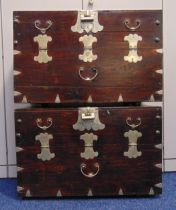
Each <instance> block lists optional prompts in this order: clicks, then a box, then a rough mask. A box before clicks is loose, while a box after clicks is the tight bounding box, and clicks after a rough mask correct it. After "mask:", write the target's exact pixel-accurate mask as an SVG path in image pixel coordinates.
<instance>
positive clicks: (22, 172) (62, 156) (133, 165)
mask: <svg viewBox="0 0 176 210" xmlns="http://www.w3.org/2000/svg"><path fill="white" fill-rule="evenodd" d="M161 115H162V113H161V108H159V107H155V108H149V107H148V108H147V107H145V108H144V107H132V108H130V107H126V108H122V107H120V108H117V107H114V108H112V107H106V108H99V118H100V121H101V122H102V123H103V124H105V129H103V130H99V131H93V130H90V131H86V130H85V131H76V130H74V129H73V127H72V125H73V124H75V123H76V121H77V118H78V109H77V108H67V109H66V108H62V109H53V108H51V109H41V108H36V109H23V110H16V114H15V119H16V133H17V134H19V133H20V135H17V138H16V142H17V151H18V152H17V165H18V186H19V187H21V188H19V189H21V190H20V191H19V195H20V196H22V197H28V195H29V191H30V195H31V196H32V197H56V195H57V193H58V191H59V190H60V193H61V194H62V196H64V197H69V196H87V195H88V192H89V191H90V189H91V192H92V193H93V196H119V192H121V191H123V194H124V195H149V194H151V192H153V193H154V194H160V193H161V188H160V187H158V186H161V182H162V176H161V174H162V171H161V168H160V166H158V164H159V165H160V164H161V162H162V150H161V148H160V149H159V148H158V145H161V138H162V131H161V129H162V119H161ZM127 117H131V118H132V119H133V121H132V122H133V123H136V118H138V117H140V118H141V125H140V126H139V127H138V128H136V130H138V131H139V132H141V133H142V138H141V139H140V141H138V142H139V144H138V147H137V148H138V150H139V151H142V156H141V157H138V158H137V159H130V158H128V157H125V156H124V155H123V153H124V151H127V150H128V140H127V139H126V138H124V133H125V132H127V131H129V130H130V127H129V126H128V125H127V124H126V119H127ZM37 118H41V119H42V120H43V122H42V124H43V125H45V124H47V118H52V122H53V124H52V126H51V127H50V128H48V129H47V130H46V131H42V130H41V129H40V128H39V127H37V125H36V119H37ZM19 119H20V121H19ZM156 131H160V132H159V133H158V132H156ZM86 132H87V133H93V134H94V135H97V136H98V141H96V142H94V150H95V151H98V153H99V155H98V157H96V158H94V159H92V160H85V159H83V158H81V156H80V153H81V152H83V151H84V144H83V142H82V140H80V135H82V134H84V133H86ZM40 133H48V134H52V135H53V139H52V140H51V141H50V150H51V152H52V153H55V158H53V159H51V160H50V161H45V162H43V161H41V160H39V159H38V158H37V154H39V153H40V152H41V148H40V144H39V143H38V142H36V141H35V136H36V135H38V134H40ZM19 148H21V150H20V151H19ZM97 162H98V164H99V167H100V171H99V173H98V175H97V176H95V177H94V178H91V179H90V178H86V177H85V176H83V175H82V173H81V171H80V165H81V164H82V163H86V164H87V168H86V170H87V171H88V172H89V171H93V172H95V171H96V169H95V167H94V164H95V163H97ZM139 180H140V181H139Z"/></svg>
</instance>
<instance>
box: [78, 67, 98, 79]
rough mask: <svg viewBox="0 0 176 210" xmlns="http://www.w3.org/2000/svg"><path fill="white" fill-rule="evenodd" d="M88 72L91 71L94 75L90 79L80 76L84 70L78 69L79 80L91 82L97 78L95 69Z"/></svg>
mask: <svg viewBox="0 0 176 210" xmlns="http://www.w3.org/2000/svg"><path fill="white" fill-rule="evenodd" d="M89 70H90V71H92V72H93V73H94V75H93V76H92V77H84V76H83V75H82V73H83V72H84V71H85V69H84V68H83V67H81V68H79V76H80V78H81V79H83V80H85V81H92V80H94V79H95V78H96V77H97V76H98V70H97V69H96V68H90V69H89Z"/></svg>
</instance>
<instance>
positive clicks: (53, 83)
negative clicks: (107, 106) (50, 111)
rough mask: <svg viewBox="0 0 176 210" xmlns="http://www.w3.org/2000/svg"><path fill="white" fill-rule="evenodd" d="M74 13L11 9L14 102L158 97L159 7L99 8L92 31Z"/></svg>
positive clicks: (160, 25) (160, 60)
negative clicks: (12, 10) (78, 22)
mask: <svg viewBox="0 0 176 210" xmlns="http://www.w3.org/2000/svg"><path fill="white" fill-rule="evenodd" d="M77 17H78V12H73V11H70V12H15V13H14V75H15V77H14V78H15V92H14V95H15V102H22V103H26V102H28V103H68V104H74V103H85V102H88V103H91V102H93V103H107V102H108V103H111V104H112V103H116V102H123V101H124V102H140V101H161V100H162V13H161V11H101V12H98V24H99V25H98V29H99V31H94V32H92V31H91V29H89V25H88V26H87V25H86V24H87V23H86V21H83V22H82V23H81V24H84V25H83V28H85V30H84V31H82V32H81V31H79V30H81V29H80V28H79V27H78V28H79V30H78V28H77V27H76V24H77ZM86 27H87V28H86ZM76 30H78V31H76ZM86 30H87V32H86ZM89 30H90V31H89Z"/></svg>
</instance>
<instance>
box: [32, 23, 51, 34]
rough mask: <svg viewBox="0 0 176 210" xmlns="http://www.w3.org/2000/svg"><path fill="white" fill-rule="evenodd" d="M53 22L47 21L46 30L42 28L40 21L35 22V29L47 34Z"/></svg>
mask: <svg viewBox="0 0 176 210" xmlns="http://www.w3.org/2000/svg"><path fill="white" fill-rule="evenodd" d="M52 24H53V23H52V21H51V20H47V21H46V25H47V26H46V27H45V28H43V27H41V21H40V20H36V21H35V27H36V28H37V29H38V30H40V31H41V33H42V34H45V33H46V31H47V30H48V29H49V28H50V27H51V26H52Z"/></svg>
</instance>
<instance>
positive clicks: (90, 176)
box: [80, 163, 100, 178]
mask: <svg viewBox="0 0 176 210" xmlns="http://www.w3.org/2000/svg"><path fill="white" fill-rule="evenodd" d="M94 166H95V168H97V171H96V172H95V173H93V172H89V173H85V172H84V169H86V168H87V165H86V164H85V163H82V164H81V165H80V170H81V173H82V174H83V175H84V176H85V177H87V178H94V177H95V176H97V174H98V173H99V171H100V166H99V164H98V163H95V164H94Z"/></svg>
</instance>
